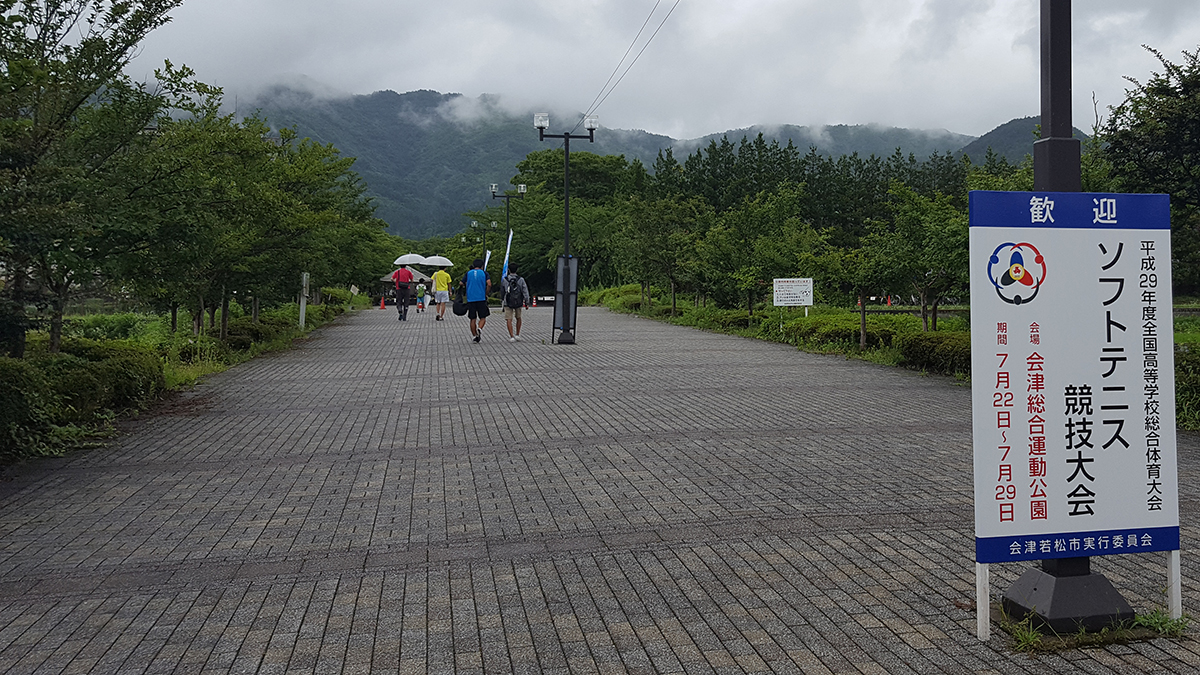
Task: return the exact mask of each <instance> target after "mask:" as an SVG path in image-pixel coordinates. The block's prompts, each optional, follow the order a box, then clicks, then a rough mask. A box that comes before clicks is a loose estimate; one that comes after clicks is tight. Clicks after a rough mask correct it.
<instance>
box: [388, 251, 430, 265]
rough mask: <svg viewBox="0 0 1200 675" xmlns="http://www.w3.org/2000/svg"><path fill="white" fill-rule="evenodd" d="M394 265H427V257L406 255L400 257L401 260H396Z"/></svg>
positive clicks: (417, 254)
mask: <svg viewBox="0 0 1200 675" xmlns="http://www.w3.org/2000/svg"><path fill="white" fill-rule="evenodd" d="M392 264H393V265H424V264H426V263H425V256H423V255H421V254H419V253H406V254H404V255H402V256H400V257H399V258H396V261H395V262H393V263H392Z"/></svg>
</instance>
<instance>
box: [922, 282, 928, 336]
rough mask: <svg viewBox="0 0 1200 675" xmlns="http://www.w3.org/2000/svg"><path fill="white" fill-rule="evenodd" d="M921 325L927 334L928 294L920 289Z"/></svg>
mask: <svg viewBox="0 0 1200 675" xmlns="http://www.w3.org/2000/svg"><path fill="white" fill-rule="evenodd" d="M921 323H922V324H923V325H924V328H923V330H924V331H925V332H926V333H928V332H929V294H928V292H927V291H926V290H925V289H923V288H922V289H921Z"/></svg>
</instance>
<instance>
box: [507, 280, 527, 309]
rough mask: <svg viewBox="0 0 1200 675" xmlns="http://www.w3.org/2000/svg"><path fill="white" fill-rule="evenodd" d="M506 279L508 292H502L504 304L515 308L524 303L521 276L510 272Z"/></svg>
mask: <svg viewBox="0 0 1200 675" xmlns="http://www.w3.org/2000/svg"><path fill="white" fill-rule="evenodd" d="M507 281H508V292H507V293H505V294H504V306H505V307H512V308H513V309H516V308H518V307H520V306H522V305H524V304H525V294H524V293H522V292H521V277H519V276H517V275H515V274H512V275H509V277H508V279H507Z"/></svg>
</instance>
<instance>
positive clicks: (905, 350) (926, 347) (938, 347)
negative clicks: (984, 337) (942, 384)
mask: <svg viewBox="0 0 1200 675" xmlns="http://www.w3.org/2000/svg"><path fill="white" fill-rule="evenodd" d="M894 345H895V347H896V348H898V349H899V350H900V355H901V358H903V360H904V365H905V366H908V367H910V368H920V369H922V370H930V371H933V372H937V373H945V374H947V375H955V374H959V373H961V374H963V375H969V374H970V373H971V334H970V333H964V332H948V331H938V332H936V333H906V334H904V335H900V336H897V338H896V340H895V343H894Z"/></svg>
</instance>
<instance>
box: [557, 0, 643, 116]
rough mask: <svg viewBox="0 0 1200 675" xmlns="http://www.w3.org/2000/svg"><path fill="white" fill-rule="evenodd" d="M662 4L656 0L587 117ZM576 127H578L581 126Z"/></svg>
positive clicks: (598, 93)
mask: <svg viewBox="0 0 1200 675" xmlns="http://www.w3.org/2000/svg"><path fill="white" fill-rule="evenodd" d="M660 4H662V0H656V2H655V3H654V7H652V8H651V9H650V13H649V14H647V15H646V20H645V21H643V22H642V27H641V28H639V29H638V32H637V35H634V36H633V41H632V42H630V43H629V48H628V49H626V50H625V53H624V54H622V55H621V60H620V61H617V67H616V68H613V71H612V74H611V75H609V76H608V80H607V81H605V83H604V86H602V87H600V91H599V92H597V94H596V98H594V99H592V102H591V103H589V104H588V108H587V109H588V113H585V115H587V114H590V113H591V110H592V108H593V107H594V106H595V105H596V101H599V100H600V97H601V96H603V95H604V90H605V89H607V88H608V83H609V82H612V79H613V78H614V77H616V76H617V71H619V70H620V69H621V65H622V64H623V63H625V58H626V57H627V56H629V52H631V51H633V48H634V46H635V45H637V41H638V38H640V37H642V33H643V32H645V30H646V26H648V25H650V19H652V18H654V12H655V11H656V10H658V6H659V5H660ZM576 126H577V127H578V126H579V125H576Z"/></svg>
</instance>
